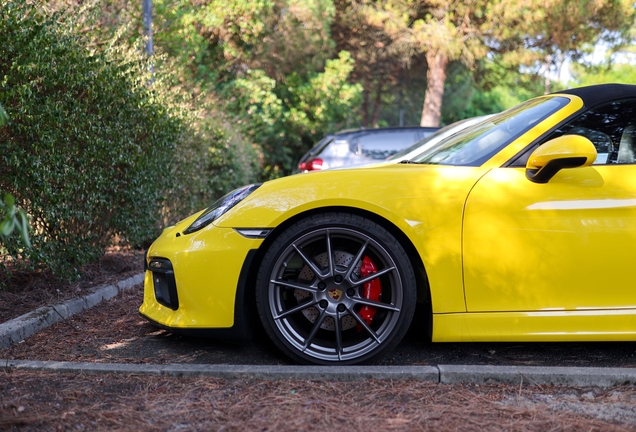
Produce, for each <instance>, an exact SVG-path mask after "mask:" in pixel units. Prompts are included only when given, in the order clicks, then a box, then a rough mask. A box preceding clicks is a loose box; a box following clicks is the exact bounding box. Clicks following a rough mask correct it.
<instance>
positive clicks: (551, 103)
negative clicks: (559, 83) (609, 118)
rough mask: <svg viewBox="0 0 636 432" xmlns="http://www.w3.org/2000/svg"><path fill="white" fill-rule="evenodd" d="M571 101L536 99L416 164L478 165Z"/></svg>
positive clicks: (462, 133)
mask: <svg viewBox="0 0 636 432" xmlns="http://www.w3.org/2000/svg"><path fill="white" fill-rule="evenodd" d="M568 102H569V99H567V98H565V97H558V96H557V97H547V98H540V99H533V100H530V101H528V102H525V103H523V104H521V105H519V106H517V107H515V108H511V109H509V110H507V111H504V112H502V113H501V114H499V115H496V116H494V117H493V118H492V119H491V120H490V121H488V122H484V123H481V124H479V125H477V126H475V127H472V128H468V129H466V130H463V131H460V132H459V133H457V134H455V135H453V136H451V137H450V138H449V139H448V140H446V141H445V142H444V143H443V144H441V145H438V146H435V147H433V148H431V149H429V150H428V151H425V152H424V153H422V154H421V155H419V156H417V157H415V158H414V159H413V162H417V163H422V164H434V165H459V166H479V165H481V164H483V163H484V162H486V161H487V160H488V159H490V158H491V157H492V156H493V155H494V154H495V153H497V152H498V151H499V150H501V149H502V148H504V147H505V146H506V145H508V144H509V143H510V142H512V141H513V140H514V139H516V138H517V137H519V136H521V135H522V134H524V133H525V132H526V131H528V130H530V129H531V128H532V127H533V126H534V125H536V124H537V123H539V122H540V121H542V120H543V119H545V118H547V117H548V116H550V115H551V114H553V113H554V112H556V111H557V110H559V109H560V108H562V107H563V106H565V105H566V104H567V103H568Z"/></svg>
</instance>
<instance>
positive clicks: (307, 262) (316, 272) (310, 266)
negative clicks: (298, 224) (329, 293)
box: [292, 243, 325, 277]
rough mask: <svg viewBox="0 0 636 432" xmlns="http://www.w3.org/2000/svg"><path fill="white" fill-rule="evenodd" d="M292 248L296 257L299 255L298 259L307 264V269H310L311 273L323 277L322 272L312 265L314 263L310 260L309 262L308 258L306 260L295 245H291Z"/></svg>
mask: <svg viewBox="0 0 636 432" xmlns="http://www.w3.org/2000/svg"><path fill="white" fill-rule="evenodd" d="M292 247H293V248H294V250H295V251H296V253H297V254H298V255H300V258H302V260H303V261H305V264H307V265H308V266H309V268H310V269H311V271H313V272H314V274H316V275H320V276H322V277H325V275H324V274H323V272H322V271H321V270H320V269H319V268H318V267H317V266H316V264H314V262H313V261H312V260H310V259H309V258H307V257H306V256H305V254H304V253H303V252H302V251H301V250H300V248H299V247H298V246H296V243H294V244H292Z"/></svg>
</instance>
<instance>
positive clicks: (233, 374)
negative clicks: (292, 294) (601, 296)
mask: <svg viewBox="0 0 636 432" xmlns="http://www.w3.org/2000/svg"><path fill="white" fill-rule="evenodd" d="M0 366H1V367H4V368H6V369H9V370H11V369H16V370H37V371H47V372H65V373H84V374H109V373H118V374H144V375H163V376H171V377H196V376H207V377H214V378H224V379H236V378H238V379H259V380H325V381H363V380H368V379H390V380H414V381H430V382H436V383H440V384H461V383H475V384H495V383H497V384H513V385H523V384H526V385H562V386H576V387H590V386H597V387H612V386H620V385H632V386H633V385H636V369H630V368H595V367H589V368H585V367H541V366H521V367H518V366H455V365H439V366H262V365H261V366H255V365H227V364H222V365H210V364H165V365H159V364H125V363H86V362H55V361H37V360H0Z"/></svg>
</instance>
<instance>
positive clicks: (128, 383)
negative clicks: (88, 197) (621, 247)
mask: <svg viewBox="0 0 636 432" xmlns="http://www.w3.org/2000/svg"><path fill="white" fill-rule="evenodd" d="M124 256H125V257H126V258H124ZM109 259H110V258H109ZM114 260H115V262H117V263H119V264H117V265H116V266H115V264H113V263H112V261H111V264H102V266H101V267H98V268H97V270H95V269H93V270H91V272H92V273H91V274H93V275H94V276H93V279H94V280H100V282H99V283H97V284H98V285H100V284H103V283H112V282H115V281H117V280H121V279H123V278H124V277H126V276H127V273H126V272H127V271H129V270H127V267H128V266H129V267H130V268H131V270H130V272H131V273H130V274H136V273H138V272H139V268H140V266H138V265H137V264H135V262H137V261H139V262H141V258H140V256H138V255H135V254H134V253H124V255H123V256H122V255H120V256H119V258H116V259H114ZM123 263H129V264H123ZM118 268H119V269H120V270H121V271H118V270H117V269H118ZM113 274H116V275H117V277H115V278H112V277H110V276H111V275H113ZM98 275H102V279H100V278H99V277H98ZM104 281H105V282H104ZM79 289H80V291H81V290H83V289H85V288H84V285H79ZM141 293H142V287H141V286H138V287H135V288H133V289H131V290H128V291H126V292H124V293H121V294H119V295H118V296H117V297H116V298H114V299H112V300H110V301H108V302H104V303H102V304H100V305H99V306H98V307H96V308H93V309H91V310H90V311H86V312H84V313H81V314H78V315H76V316H74V317H72V318H71V319H68V320H65V321H62V322H59V323H57V324H55V325H53V326H51V327H50V328H48V329H45V330H43V331H42V332H40V333H38V334H36V335H34V336H32V337H30V338H28V339H27V340H26V341H23V342H21V343H19V344H16V345H14V346H12V347H9V348H7V349H5V350H1V351H0V358H5V359H42V360H60V361H101V362H113V361H116V362H136V363H138V362H152V363H162V362H191V361H193V360H196V358H195V354H193V348H194V349H195V350H196V349H197V348H196V347H197V346H198V343H199V342H198V341H197V340H187V341H186V342H187V346H186V349H185V350H184V351H183V352H176V353H175V348H176V347H177V346H178V345H179V340H178V339H176V340H175V339H170V342H171V343H169V344H167V345H169V346H170V352H168V351H166V353H165V354H164V353H162V352H158V351H157V350H156V349H155V348H154V347H155V345H149V347H150V348H148V352H138V349H137V348H134V349H130V350H126V349H125V346H126V345H127V344H128V345H129V346H131V347H133V346H137V345H135V344H134V343H133V342H135V341H136V340H141V339H153V338H155V339H156V338H159V339H160V338H162V337H166V338H170V335H169V334H166V333H165V332H163V331H162V330H157V329H156V328H154V327H153V326H152V325H150V324H149V323H147V322H146V321H145V320H144V319H143V318H141V317H140V316H139V315H138V313H137V309H138V307H139V304H140V302H141ZM5 298H6V297H5ZM0 301H1V300H0ZM25 303H28V302H27V301H26V300H25ZM129 342H130V343H129ZM201 343H203V342H201ZM213 346H214V347H215V348H214V350H217V351H220V352H222V353H224V352H226V351H231V350H232V349H234V348H230V347H226V346H217V345H213ZM114 353H117V354H114ZM265 354H266V353H265ZM265 354H263V355H265ZM221 355H224V354H221ZM257 355H260V354H259V353H257ZM0 366H1V365H0ZM428 429H432V430H467V431H508V430H530V431H540V432H544V431H547V430H557V431H561V430H576V431H578V430H589V431H636V388H635V387H615V388H576V387H555V386H536V385H527V384H524V385H519V386H515V385H482V386H479V385H469V384H466V385H458V384H455V385H444V384H435V383H429V382H421V381H389V380H367V381H364V382H329V381H311V380H304V381H302V380H294V381H292V380H290V381H261V380H243V379H234V380H227V379H217V378H209V377H204V378H202V377H199V378H193V377H186V378H184V377H181V378H179V377H164V376H150V375H134V374H133V375H118V374H106V375H84V374H66V373H65V374H63V373H55V372H37V371H17V370H13V369H10V368H9V369H8V368H4V369H0V430H8V431H31V430H62V431H66V430H69V431H70V430H73V431H86V430H90V431H93V430H98V431H99V430H109V431H110V430H139V431H181V430H215V431H217V430H227V431H244V430H247V431H252V430H254V431H256V430H258V431H297V430H305V431H318V430H353V431H365V432H366V431H368V430H377V431H382V430H387V431H390V430H428Z"/></svg>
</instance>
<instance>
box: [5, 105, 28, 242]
mask: <svg viewBox="0 0 636 432" xmlns="http://www.w3.org/2000/svg"><path fill="white" fill-rule="evenodd" d="M1 108H2V107H0V109H1ZM3 214H4V217H2V215H3ZM0 217H2V220H1V222H0V242H2V243H4V242H6V241H7V239H8V238H9V236H10V235H11V234H12V233H13V232H14V231H17V232H18V233H19V234H20V237H21V238H22V244H23V245H24V246H26V247H30V246H31V240H30V237H29V220H28V219H27V215H26V213H25V212H24V210H22V209H19V208H17V207H16V205H15V198H13V196H12V195H10V194H5V196H4V200H2V201H0ZM2 243H0V244H2Z"/></svg>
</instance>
